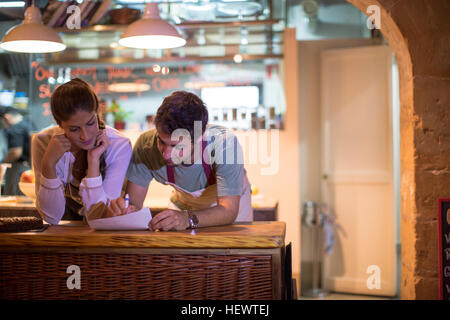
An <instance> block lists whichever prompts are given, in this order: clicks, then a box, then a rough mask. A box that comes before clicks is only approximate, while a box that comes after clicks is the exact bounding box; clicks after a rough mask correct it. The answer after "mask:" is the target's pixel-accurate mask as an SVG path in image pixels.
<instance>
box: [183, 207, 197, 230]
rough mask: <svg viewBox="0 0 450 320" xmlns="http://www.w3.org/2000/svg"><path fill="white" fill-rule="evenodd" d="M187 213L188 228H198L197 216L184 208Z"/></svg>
mask: <svg viewBox="0 0 450 320" xmlns="http://www.w3.org/2000/svg"><path fill="white" fill-rule="evenodd" d="M184 211H185V212H186V213H187V214H188V219H189V229H197V228H198V217H197V215H195V214H194V212H193V211H191V210H184Z"/></svg>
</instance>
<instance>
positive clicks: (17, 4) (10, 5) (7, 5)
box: [0, 1, 25, 8]
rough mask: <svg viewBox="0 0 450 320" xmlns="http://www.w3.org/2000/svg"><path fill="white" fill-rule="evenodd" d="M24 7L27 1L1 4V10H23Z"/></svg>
mask: <svg viewBox="0 0 450 320" xmlns="http://www.w3.org/2000/svg"><path fill="white" fill-rule="evenodd" d="M24 6H25V1H5V2H0V8H22V7H24Z"/></svg>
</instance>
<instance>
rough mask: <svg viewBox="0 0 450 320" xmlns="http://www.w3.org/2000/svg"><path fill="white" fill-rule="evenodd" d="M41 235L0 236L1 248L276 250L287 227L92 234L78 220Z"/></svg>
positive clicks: (253, 224)
mask: <svg viewBox="0 0 450 320" xmlns="http://www.w3.org/2000/svg"><path fill="white" fill-rule="evenodd" d="M62 223H64V224H60V225H57V226H49V227H48V228H47V229H46V230H45V231H43V232H23V233H0V246H2V247H5V246H28V247H30V246H31V247H114V248H124V247H127V248H278V247H282V246H283V245H284V238H285V232H286V224H285V223H284V222H279V221H270V222H251V223H250V222H249V223H238V224H233V225H226V226H218V227H208V228H199V229H197V230H185V231H169V232H162V231H161V232H150V231H95V230H92V229H90V228H89V227H88V226H87V225H86V224H84V223H83V222H81V221H73V222H70V223H69V222H62Z"/></svg>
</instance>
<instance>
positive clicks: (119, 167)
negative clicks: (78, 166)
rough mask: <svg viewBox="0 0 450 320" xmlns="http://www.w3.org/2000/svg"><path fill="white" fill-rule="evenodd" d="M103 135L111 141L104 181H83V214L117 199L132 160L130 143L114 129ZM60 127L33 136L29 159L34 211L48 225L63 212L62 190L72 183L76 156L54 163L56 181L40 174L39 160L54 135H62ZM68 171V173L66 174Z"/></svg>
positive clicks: (98, 178)
mask: <svg viewBox="0 0 450 320" xmlns="http://www.w3.org/2000/svg"><path fill="white" fill-rule="evenodd" d="M105 130H106V134H107V136H108V138H109V140H110V142H111V144H110V146H109V147H108V149H107V150H106V154H105V162H106V173H105V180H103V181H102V176H101V175H99V176H98V177H95V178H86V177H85V178H83V179H82V180H81V182H80V186H79V195H80V197H81V199H82V201H83V205H84V210H83V211H84V213H85V212H86V211H88V210H89V208H90V207H91V205H93V204H95V203H98V202H100V201H101V202H103V203H105V204H106V202H107V200H110V199H116V198H118V197H120V194H121V190H122V186H123V182H124V178H125V174H126V171H127V168H128V164H129V162H130V158H131V151H132V148H131V143H130V140H129V139H128V138H127V137H125V136H123V135H122V134H121V133H120V132H119V131H117V130H116V129H114V128H111V127H108V126H107V127H106V129H105ZM63 133H64V131H63V130H62V129H61V128H59V127H56V126H55V127H51V128H49V129H46V130H44V131H41V132H39V133H37V134H35V135H34V136H33V139H32V144H31V160H32V166H33V171H34V175H35V180H36V182H35V192H36V208H37V210H38V211H39V214H40V215H41V216H42V218H43V219H44V220H45V221H46V222H48V223H50V224H58V223H59V221H60V220H61V218H62V216H63V215H64V212H65V209H66V199H65V196H64V187H65V186H66V184H67V183H69V182H70V181H72V179H73V176H72V172H71V168H72V165H73V163H74V162H75V157H74V156H73V154H72V153H71V152H66V153H64V155H63V156H62V157H61V159H59V161H58V162H57V164H56V174H57V176H58V177H57V178H55V179H47V178H46V177H45V176H44V175H42V173H41V168H42V163H41V161H42V158H43V156H44V153H45V150H46V148H47V146H48V143H49V142H50V139H51V138H52V137H53V136H54V135H56V134H63ZM69 171H70V172H69Z"/></svg>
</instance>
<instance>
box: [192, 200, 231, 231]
mask: <svg viewBox="0 0 450 320" xmlns="http://www.w3.org/2000/svg"><path fill="white" fill-rule="evenodd" d="M193 213H194V214H195V215H197V217H198V226H199V227H210V226H219V225H224V224H231V223H233V222H234V220H235V219H236V217H237V214H238V213H237V212H233V210H231V209H228V208H226V207H224V206H221V205H216V206H214V207H211V208H207V209H203V210H198V211H193Z"/></svg>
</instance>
